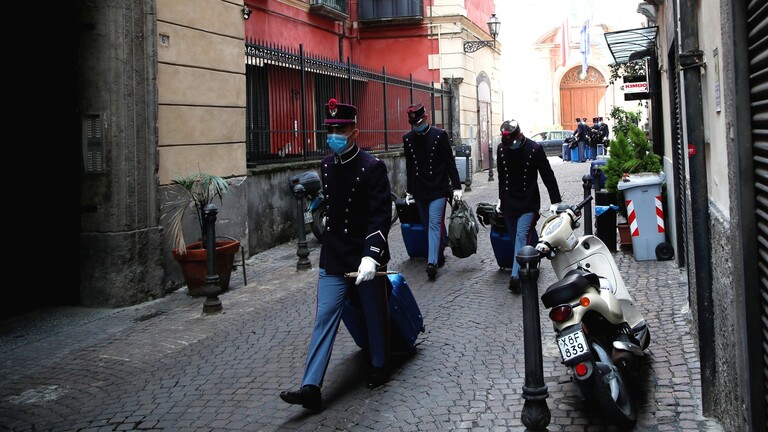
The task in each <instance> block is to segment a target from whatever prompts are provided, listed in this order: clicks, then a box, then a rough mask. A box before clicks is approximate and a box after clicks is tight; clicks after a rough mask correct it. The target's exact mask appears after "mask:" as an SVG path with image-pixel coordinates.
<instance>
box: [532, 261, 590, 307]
mask: <svg viewBox="0 0 768 432" xmlns="http://www.w3.org/2000/svg"><path fill="white" fill-rule="evenodd" d="M590 285H592V286H594V285H597V286H600V278H599V277H598V276H597V275H596V274H594V273H592V272H588V271H585V270H579V269H573V270H571V271H569V272H568V273H566V274H565V276H564V277H563V278H562V279H560V280H559V281H557V282H555V283H553V284H552V285H550V286H549V288H547V291H545V292H544V294H542V295H541V302H542V303H543V304H544V307H546V308H547V309H549V308H551V307H555V306H557V305H561V304H564V303H568V302H570V301H571V300H573V299H574V298H576V297H578V296H579V295H581V294H582V293H584V290H586V289H587V287H589V286H590Z"/></svg>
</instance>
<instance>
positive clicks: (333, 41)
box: [245, 0, 348, 59]
mask: <svg viewBox="0 0 768 432" xmlns="http://www.w3.org/2000/svg"><path fill="white" fill-rule="evenodd" d="M246 5H247V6H248V7H249V8H250V9H251V11H252V13H251V17H250V18H249V19H248V20H247V21H245V36H246V39H252V40H255V41H266V42H269V43H270V44H274V45H276V46H280V47H283V48H285V49H286V50H290V51H296V52H298V49H299V45H301V44H303V45H304V52H305V53H309V54H313V55H319V56H325V57H329V58H331V59H338V57H339V33H341V32H342V27H341V25H340V24H337V23H335V22H333V21H331V20H329V19H326V18H323V17H320V16H317V15H312V14H310V13H308V12H304V11H302V10H300V9H297V8H295V7H292V6H288V5H286V4H284V3H281V2H278V1H274V0H264V1H259V2H256V3H255V4H254V3H252V2H246ZM346 50H348V49H345V51H346Z"/></svg>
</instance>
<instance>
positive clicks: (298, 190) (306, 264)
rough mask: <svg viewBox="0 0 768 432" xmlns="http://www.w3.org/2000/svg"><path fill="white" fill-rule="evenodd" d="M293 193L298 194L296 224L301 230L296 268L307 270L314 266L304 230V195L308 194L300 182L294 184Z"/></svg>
mask: <svg viewBox="0 0 768 432" xmlns="http://www.w3.org/2000/svg"><path fill="white" fill-rule="evenodd" d="M293 195H295V196H296V205H297V209H296V225H297V229H298V231H299V244H298V248H297V249H296V255H297V256H298V257H299V261H298V262H296V269H298V270H307V269H311V268H312V261H310V260H309V248H308V247H307V233H306V232H304V196H305V195H306V193H305V190H304V186H302V185H300V184H297V185H296V186H294V187H293Z"/></svg>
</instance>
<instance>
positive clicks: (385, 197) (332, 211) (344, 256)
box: [280, 99, 392, 411]
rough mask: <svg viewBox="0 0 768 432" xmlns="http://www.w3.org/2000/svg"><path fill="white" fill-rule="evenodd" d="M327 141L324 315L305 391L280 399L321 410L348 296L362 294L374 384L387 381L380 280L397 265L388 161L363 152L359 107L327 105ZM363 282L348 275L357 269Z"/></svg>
mask: <svg viewBox="0 0 768 432" xmlns="http://www.w3.org/2000/svg"><path fill="white" fill-rule="evenodd" d="M325 124H326V126H327V127H328V137H327V142H328V145H329V146H330V148H331V150H333V153H332V154H330V155H328V156H326V157H325V158H324V159H323V161H322V165H321V167H320V174H321V179H322V183H323V193H324V195H325V199H326V201H327V202H328V208H327V210H326V217H327V219H326V223H325V232H324V233H323V242H322V247H321V249H320V271H319V277H318V283H317V311H316V316H315V324H314V328H313V330H312V340H311V341H310V344H309V353H308V354H307V363H306V367H305V370H304V378H303V379H302V381H301V388H300V389H299V390H296V391H284V392H282V393H280V397H281V398H282V399H283V400H284V401H285V402H288V403H290V404H300V405H302V406H303V407H304V408H307V409H309V410H313V411H317V410H320V409H321V395H320V388H321V387H322V385H323V378H324V377H325V372H326V369H327V368H328V362H329V361H330V358H331V352H332V350H333V343H334V340H335V339H336V334H337V332H338V330H339V324H340V322H341V312H342V308H343V307H344V303H345V300H346V298H347V294H348V293H349V292H350V291H352V290H355V291H356V293H355V294H356V295H357V298H359V299H360V303H361V305H362V310H363V313H364V315H365V322H366V327H367V330H368V342H369V349H368V354H369V355H370V360H371V367H372V368H371V372H370V373H369V375H368V376H367V379H366V387H368V388H376V387H378V386H381V385H382V384H384V383H385V382H386V381H387V378H388V371H387V366H388V365H387V360H388V349H389V313H388V309H387V286H386V282H385V280H386V276H376V271H377V269H381V270H383V269H386V264H387V262H388V261H389V258H390V256H389V246H388V243H387V236H388V235H389V227H390V215H391V211H392V210H391V209H392V202H391V198H390V184H389V177H388V176H387V167H386V165H385V164H384V162H383V161H381V160H379V159H378V158H376V157H374V156H372V155H370V154H368V153H367V152H365V151H363V150H361V149H360V148H359V147H358V146H357V144H356V138H357V135H358V129H357V109H356V108H355V107H354V106H352V105H345V104H341V103H338V102H337V101H336V99H331V100H330V101H329V102H328V104H327V105H326V120H325ZM355 269H357V278H356V279H351V278H345V277H344V273H348V272H354V271H355Z"/></svg>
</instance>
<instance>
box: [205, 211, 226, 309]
mask: <svg viewBox="0 0 768 432" xmlns="http://www.w3.org/2000/svg"><path fill="white" fill-rule="evenodd" d="M218 212H219V209H218V208H217V207H216V205H214V204H208V205H206V206H205V207H204V208H203V223H204V225H205V236H206V238H205V247H206V251H207V253H206V264H207V265H208V267H207V269H206V274H205V285H203V289H202V290H201V291H202V292H203V294H205V296H206V298H205V303H203V313H204V314H213V313H218V312H221V309H222V307H221V300H219V293H220V292H221V286H220V282H219V273H218V272H217V271H216V215H217V213H218Z"/></svg>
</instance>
